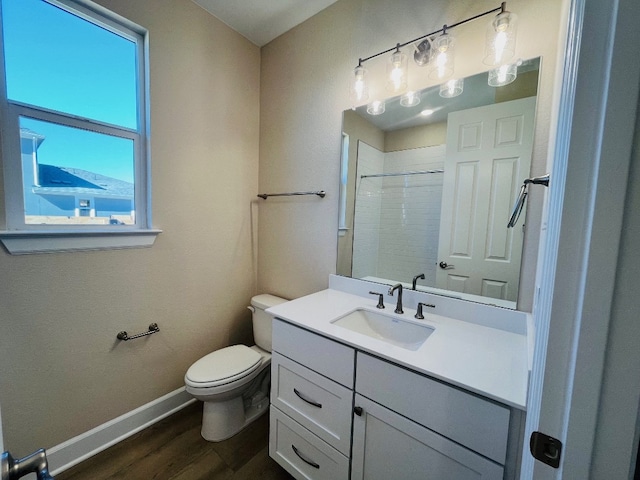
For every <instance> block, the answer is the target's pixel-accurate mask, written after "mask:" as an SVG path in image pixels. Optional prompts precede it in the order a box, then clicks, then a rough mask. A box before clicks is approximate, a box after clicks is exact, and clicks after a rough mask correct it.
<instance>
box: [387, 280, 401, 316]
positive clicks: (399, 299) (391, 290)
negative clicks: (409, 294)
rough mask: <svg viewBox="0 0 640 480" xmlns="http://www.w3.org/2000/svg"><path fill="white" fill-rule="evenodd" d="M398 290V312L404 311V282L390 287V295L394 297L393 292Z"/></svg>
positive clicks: (396, 310)
mask: <svg viewBox="0 0 640 480" xmlns="http://www.w3.org/2000/svg"><path fill="white" fill-rule="evenodd" d="M396 290H398V303H397V304H396V309H395V310H394V312H396V313H404V311H403V310H402V284H401V283H396V284H395V285H394V286H393V287H391V288H390V289H389V295H391V296H392V297H393V292H394V291H396Z"/></svg>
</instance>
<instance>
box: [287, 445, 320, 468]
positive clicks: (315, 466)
mask: <svg viewBox="0 0 640 480" xmlns="http://www.w3.org/2000/svg"><path fill="white" fill-rule="evenodd" d="M291 448H293V452H294V453H295V454H296V455H297V456H298V458H300V460H302V461H303V462H304V463H306V464H308V465H311V466H312V467H313V468H318V469H319V468H320V465H318V464H317V463H316V462H312V461H311V460H307V459H306V458H304V455H302V454H301V453H300V452H299V451H298V449H297V448H296V446H295V445H293V444H291Z"/></svg>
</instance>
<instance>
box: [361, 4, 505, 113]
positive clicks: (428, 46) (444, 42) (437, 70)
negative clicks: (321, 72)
mask: <svg viewBox="0 0 640 480" xmlns="http://www.w3.org/2000/svg"><path fill="white" fill-rule="evenodd" d="M506 5H507V2H502V3H501V4H500V6H499V7H496V8H493V9H491V10H488V11H486V12H483V13H480V14H478V15H475V16H473V17H469V18H467V19H465V20H462V21H460V22H457V23H454V24H452V25H444V26H443V27H442V28H441V29H440V30H436V31H435V32H431V33H427V34H426V35H422V36H420V37H418V38H414V39H413V40H409V41H408V42H405V43H397V44H396V45H395V46H394V47H392V48H389V49H387V50H383V51H382V52H378V53H376V54H374V55H370V56H368V57H366V58H360V59H359V60H358V66H357V67H356V68H355V69H354V70H353V78H352V81H351V87H350V98H351V101H352V103H353V106H354V107H356V106H358V105H362V104H364V103H366V102H367V101H368V99H369V88H368V85H367V78H366V74H367V71H366V69H365V68H364V67H363V64H364V63H365V62H368V61H369V60H371V59H373V58H376V57H379V56H381V55H386V54H389V53H391V54H392V55H391V56H390V58H389V63H388V64H387V81H386V86H387V89H388V90H390V91H391V92H393V93H396V94H400V93H402V92H404V91H405V90H406V88H407V79H408V62H407V55H406V54H405V53H403V52H402V49H403V48H405V47H407V46H409V45H410V46H411V48H412V50H413V59H414V61H415V63H416V65H418V66H425V65H428V66H429V76H430V77H431V78H433V79H436V80H440V81H442V82H443V83H444V82H445V80H446V79H447V78H449V77H451V76H452V75H453V72H454V70H453V63H454V55H453V47H454V43H455V42H454V38H453V36H452V35H451V33H450V32H449V31H450V30H451V29H453V28H455V27H458V26H460V25H463V24H465V23H468V22H470V21H472V20H476V19H478V18H480V17H484V16H486V15H490V14H494V13H497V15H496V16H495V18H494V19H493V20H492V21H491V24H490V26H489V27H488V28H489V32H490V34H489V33H488V34H487V42H486V47H485V56H484V60H483V61H484V62H485V63H488V64H489V65H503V64H505V63H506V62H507V61H508V59H510V58H511V57H512V56H513V55H514V54H515V40H516V26H517V25H516V19H517V17H516V15H515V14H513V13H511V12H509V11H507V7H506ZM500 68H503V67H502V66H501V67H498V69H497V73H496V78H500V80H496V81H503V80H505V81H506V80H508V79H509V78H511V77H512V76H513V70H512V68H513V67H512V66H511V65H507V68H506V70H499V69H500ZM515 75H517V67H516V73H515ZM513 80H515V77H513V79H512V80H511V81H513ZM507 83H510V82H508V81H507ZM490 84H491V83H490ZM447 85H448V84H447ZM494 86H497V85H494ZM458 90H459V91H458ZM440 91H441V96H443V97H445V98H450V97H454V96H456V95H459V94H460V93H462V84H460V89H458V87H457V86H455V87H454V86H452V85H449V86H448V87H446V88H444V89H443V87H441V90H440ZM447 95H448V96H447ZM405 103H407V105H405V106H413V105H411V104H410V103H409V97H407V99H406V100H405ZM374 104H375V105H374ZM402 104H403V105H404V103H402ZM367 112H369V113H370V114H372V115H380V114H381V113H383V112H384V102H380V101H376V102H373V103H370V104H369V105H367ZM372 112H374V113H372Z"/></svg>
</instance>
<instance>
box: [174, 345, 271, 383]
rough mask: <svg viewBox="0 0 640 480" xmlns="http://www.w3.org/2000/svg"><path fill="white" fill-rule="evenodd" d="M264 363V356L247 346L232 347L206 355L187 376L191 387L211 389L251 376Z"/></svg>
mask: <svg viewBox="0 0 640 480" xmlns="http://www.w3.org/2000/svg"><path fill="white" fill-rule="evenodd" d="M261 363H262V355H260V353H258V352H257V351H255V350H254V349H252V348H249V347H247V346H246V345H232V346H230V347H225V348H222V349H220V350H216V351H215V352H213V353H210V354H208V355H205V356H204V357H202V358H201V359H200V360H198V361H196V362H195V363H194V364H193V365H191V367H190V368H189V370H187V373H186V375H185V377H184V378H185V382H186V384H187V385H188V386H190V387H195V388H209V387H216V386H219V385H225V384H227V383H231V382H234V381H236V380H238V379H241V378H243V377H246V376H247V375H250V374H251V373H252V372H254V371H255V370H257V369H258V367H260V365H261Z"/></svg>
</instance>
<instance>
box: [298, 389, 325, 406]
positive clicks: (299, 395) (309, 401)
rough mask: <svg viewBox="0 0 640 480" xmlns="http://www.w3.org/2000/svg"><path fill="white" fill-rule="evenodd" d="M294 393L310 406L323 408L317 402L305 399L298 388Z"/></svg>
mask: <svg viewBox="0 0 640 480" xmlns="http://www.w3.org/2000/svg"><path fill="white" fill-rule="evenodd" d="M293 393H295V394H296V395H297V396H298V398H300V400H302V401H305V402H307V403H308V404H309V405H313V406H314V407H318V408H322V404H321V403H318V402H315V401H313V400H309V399H308V398H305V396H304V395H302V394H301V393H300V392H299V391H298V390H297V389H296V388H294V389H293Z"/></svg>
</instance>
